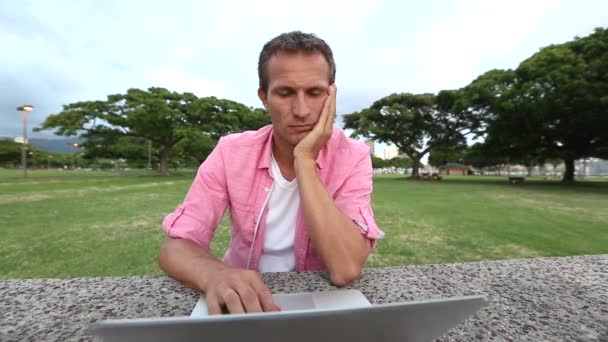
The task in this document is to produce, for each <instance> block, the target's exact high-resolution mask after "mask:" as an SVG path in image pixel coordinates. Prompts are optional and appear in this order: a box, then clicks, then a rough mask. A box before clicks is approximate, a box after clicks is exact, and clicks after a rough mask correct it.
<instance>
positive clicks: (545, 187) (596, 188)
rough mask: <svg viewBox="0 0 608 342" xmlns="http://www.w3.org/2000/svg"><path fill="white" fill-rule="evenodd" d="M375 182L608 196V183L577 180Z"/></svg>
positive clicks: (390, 179) (391, 178) (396, 179)
mask: <svg viewBox="0 0 608 342" xmlns="http://www.w3.org/2000/svg"><path fill="white" fill-rule="evenodd" d="M374 181H375V182H411V183H415V184H429V185H432V186H435V185H442V184H446V185H454V186H463V187H466V186H471V185H475V186H490V187H496V188H509V189H526V190H532V191H535V190H537V191H543V192H546V191H559V192H563V191H566V192H574V193H593V194H607V195H608V181H603V180H601V181H589V180H577V181H575V182H573V183H563V182H561V181H559V180H543V179H540V178H539V179H534V178H533V179H527V180H526V181H525V182H524V183H519V184H510V183H509V178H508V177H507V176H503V177H496V176H489V177H486V176H463V177H444V178H443V179H442V180H441V181H427V180H417V179H413V178H411V177H410V176H407V175H399V176H388V177H387V176H380V177H376V178H375V179H374Z"/></svg>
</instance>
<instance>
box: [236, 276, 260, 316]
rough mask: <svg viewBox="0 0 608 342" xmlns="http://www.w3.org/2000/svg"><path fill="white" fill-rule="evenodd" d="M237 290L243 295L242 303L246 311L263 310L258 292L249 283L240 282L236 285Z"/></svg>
mask: <svg viewBox="0 0 608 342" xmlns="http://www.w3.org/2000/svg"><path fill="white" fill-rule="evenodd" d="M236 291H237V292H238V294H239V297H241V303H242V304H243V308H244V309H245V312H262V306H261V305H260V300H259V299H258V293H257V291H255V290H254V288H253V287H251V285H249V283H245V282H242V283H239V284H238V285H237V287H236Z"/></svg>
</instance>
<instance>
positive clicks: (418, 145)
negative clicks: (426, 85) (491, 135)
mask: <svg viewBox="0 0 608 342" xmlns="http://www.w3.org/2000/svg"><path fill="white" fill-rule="evenodd" d="M454 100H455V93H454V92H452V91H442V92H440V93H439V94H438V95H434V94H408V93H405V94H392V95H389V96H386V97H384V98H382V99H380V100H378V101H376V102H374V103H373V104H372V105H371V107H369V108H366V109H364V110H362V111H360V112H355V113H351V114H347V115H345V116H344V123H345V124H344V127H345V128H349V129H353V130H354V132H353V136H359V135H361V136H364V137H367V138H371V139H374V140H378V141H380V142H384V143H392V144H394V145H396V146H397V147H398V148H399V149H400V150H401V151H403V153H405V154H406V155H407V156H408V157H409V158H410V159H411V161H412V177H418V175H419V170H420V166H421V163H420V160H421V159H422V157H424V156H425V155H426V154H427V153H428V152H429V151H430V150H431V149H432V148H438V147H440V146H450V145H452V144H453V143H455V142H459V141H462V139H463V136H464V135H466V134H467V133H468V132H469V131H470V130H469V129H468V127H469V126H470V125H469V124H468V123H466V121H465V120H464V117H462V116H457V115H454V114H453V112H452V111H451V110H450V109H451V108H452V106H453V104H454Z"/></svg>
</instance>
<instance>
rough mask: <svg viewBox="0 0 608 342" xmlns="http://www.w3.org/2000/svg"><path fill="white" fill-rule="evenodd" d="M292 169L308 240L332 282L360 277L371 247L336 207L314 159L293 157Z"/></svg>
mask: <svg viewBox="0 0 608 342" xmlns="http://www.w3.org/2000/svg"><path fill="white" fill-rule="evenodd" d="M295 168H296V175H297V180H298V188H299V193H300V201H301V205H302V210H303V213H304V217H305V219H306V224H307V226H308V233H309V235H310V238H311V240H312V241H313V243H314V245H315V248H316V249H317V251H318V253H319V255H320V257H321V259H322V260H323V262H324V263H325V265H326V267H327V270H328V271H329V275H330V278H331V280H332V282H333V283H334V284H336V285H338V286H343V285H348V284H350V283H352V282H353V281H354V280H355V279H356V278H357V277H358V276H359V274H360V272H361V267H362V266H363V263H364V262H365V260H366V259H367V256H368V255H369V253H370V250H371V247H370V244H369V242H368V241H367V239H366V238H364V237H363V236H362V235H361V234H360V232H359V230H358V229H357V227H356V226H355V224H354V223H353V222H352V220H350V219H349V218H348V217H347V216H346V215H345V214H344V213H343V212H342V211H341V210H340V209H338V208H337V207H336V205H335V203H334V201H333V199H332V198H331V196H330V194H329V193H328V192H327V190H326V189H325V186H324V185H323V183H322V182H321V179H320V178H319V176H318V174H317V172H316V166H315V162H314V160H310V159H304V158H303V159H298V158H296V161H295Z"/></svg>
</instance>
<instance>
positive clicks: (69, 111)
mask: <svg viewBox="0 0 608 342" xmlns="http://www.w3.org/2000/svg"><path fill="white" fill-rule="evenodd" d="M268 123H270V117H269V116H268V115H267V113H266V112H265V111H263V110H261V109H253V108H249V107H246V106H245V105H243V104H240V103H237V102H234V101H230V100H224V99H217V98H215V97H205V98H198V97H196V96H195V95H194V94H191V93H183V94H180V93H176V92H170V91H168V90H167V89H164V88H149V89H148V90H141V89H129V90H128V91H127V92H126V94H115V95H109V96H108V97H107V100H106V101H85V102H77V103H73V104H68V105H65V106H64V108H63V111H62V112H60V113H58V114H53V115H50V116H49V117H47V118H46V120H45V121H44V122H43V123H42V125H41V126H40V127H38V128H37V130H44V129H55V131H56V133H57V134H59V135H67V136H70V135H77V134H79V133H82V135H83V137H84V138H85V139H86V142H85V143H84V146H85V148H87V149H88V150H90V151H91V152H90V153H96V154H100V155H103V154H106V155H107V154H109V155H114V156H117V155H125V154H129V156H130V157H131V158H132V157H133V155H132V154H131V153H136V156H137V157H136V158H140V157H141V156H142V154H143V150H144V147H145V145H144V142H145V141H148V140H149V141H151V142H152V145H153V146H154V148H155V150H157V151H158V154H159V160H160V173H161V174H162V175H168V172H169V159H170V157H171V152H172V151H173V149H174V148H175V147H176V146H178V149H179V150H180V151H181V152H182V153H192V152H193V147H194V146H201V141H206V143H205V144H204V145H205V148H206V149H205V151H207V147H209V146H210V143H209V141H210V140H212V141H217V140H218V139H219V138H220V137H221V136H223V135H226V134H230V133H234V132H240V131H242V130H245V129H257V128H259V127H261V126H263V125H266V124H268ZM188 143H191V144H193V145H192V146H188ZM134 145H139V146H134ZM205 151H201V153H200V154H198V156H197V157H196V158H202V159H204V157H206V154H205V153H208V151H207V152H205Z"/></svg>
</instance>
